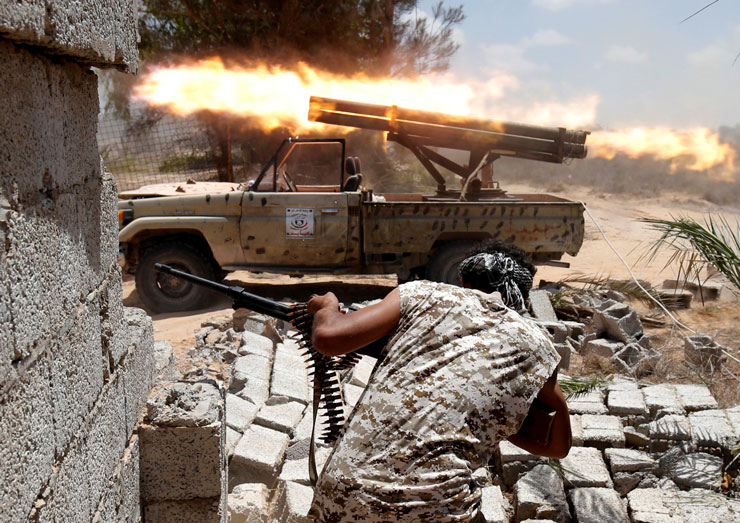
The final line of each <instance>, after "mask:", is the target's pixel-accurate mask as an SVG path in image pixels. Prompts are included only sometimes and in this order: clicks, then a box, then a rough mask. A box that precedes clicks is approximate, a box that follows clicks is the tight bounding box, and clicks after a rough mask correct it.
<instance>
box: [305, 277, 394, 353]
mask: <svg viewBox="0 0 740 523" xmlns="http://www.w3.org/2000/svg"><path fill="white" fill-rule="evenodd" d="M307 308H308V312H309V313H311V314H312V315H313V332H312V335H311V339H312V340H313V346H314V348H315V349H316V350H317V351H319V352H321V353H322V354H326V355H328V356H336V355H339V354H346V353H348V352H352V351H354V350H357V349H359V348H360V347H364V346H365V345H368V344H370V343H372V342H374V341H375V340H377V339H380V338H382V337H383V336H385V335H386V334H388V333H389V332H390V331H391V330H392V329H393V328H394V327H395V326H396V325H397V324H398V320H399V318H400V316H401V299H400V297H399V295H398V289H394V290H392V291H391V292H390V293H389V294H388V295H387V296H386V297H385V298H383V300H382V301H380V303H376V304H374V305H370V306H369V307H365V308H363V309H360V310H359V311H357V312H353V313H352V314H344V313H342V312H341V311H339V300H337V297H336V296H334V294H333V293H331V292H327V293H326V294H324V295H323V296H315V297H313V298H311V299H310V300H309V301H308V304H307Z"/></svg>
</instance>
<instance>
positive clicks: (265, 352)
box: [239, 331, 275, 359]
mask: <svg viewBox="0 0 740 523" xmlns="http://www.w3.org/2000/svg"><path fill="white" fill-rule="evenodd" d="M274 353H275V342H274V341H273V340H272V339H271V338H268V337H267V336H262V335H260V334H255V333H254V332H249V331H245V332H242V333H241V347H240V348H239V354H241V355H247V354H253V355H256V356H262V357H264V358H270V359H272V357H273V356H274Z"/></svg>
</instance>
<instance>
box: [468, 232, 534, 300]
mask: <svg viewBox="0 0 740 523" xmlns="http://www.w3.org/2000/svg"><path fill="white" fill-rule="evenodd" d="M536 270H537V269H535V267H534V265H532V263H531V261H530V260H529V257H528V256H527V254H526V253H525V252H524V251H523V250H522V249H520V248H518V247H516V246H514V245H511V244H508V243H504V242H501V241H497V240H487V241H485V242H482V243H479V244H477V245H476V246H475V247H474V248H473V249H472V250H471V251H470V252H469V253H468V256H467V257H466V258H465V260H463V261H462V262H461V263H460V267H459V273H460V281H461V282H462V284H463V286H466V287H472V288H474V289H478V290H480V291H483V292H488V293H491V292H499V293H500V294H501V298H502V299H503V301H504V303H505V304H506V305H507V306H508V307H511V308H514V309H517V310H520V309H523V308H524V307H525V302H526V300H527V298H528V297H529V289H531V288H532V281H533V277H534V274H535V272H536Z"/></svg>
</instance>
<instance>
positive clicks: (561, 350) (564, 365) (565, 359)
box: [553, 343, 573, 370]
mask: <svg viewBox="0 0 740 523" xmlns="http://www.w3.org/2000/svg"><path fill="white" fill-rule="evenodd" d="M553 346H554V347H555V351H556V352H557V353H558V356H560V362H559V363H558V368H559V369H561V370H568V369H569V368H570V355H571V353H572V352H573V348H572V347H571V345H570V343H556V344H554V345H553Z"/></svg>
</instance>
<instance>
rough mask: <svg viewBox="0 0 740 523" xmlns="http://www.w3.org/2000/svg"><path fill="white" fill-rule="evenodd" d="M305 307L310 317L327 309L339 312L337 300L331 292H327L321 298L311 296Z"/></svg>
mask: <svg viewBox="0 0 740 523" xmlns="http://www.w3.org/2000/svg"><path fill="white" fill-rule="evenodd" d="M306 307H307V308H308V312H309V314H311V315H312V316H315V315H316V313H317V312H318V311H319V310H320V309H329V310H334V311H338V310H339V300H338V299H337V297H336V296H335V295H334V293H333V292H327V293H326V294H324V295H323V296H317V295H313V296H311V299H310V300H308V303H307V304H306Z"/></svg>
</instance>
